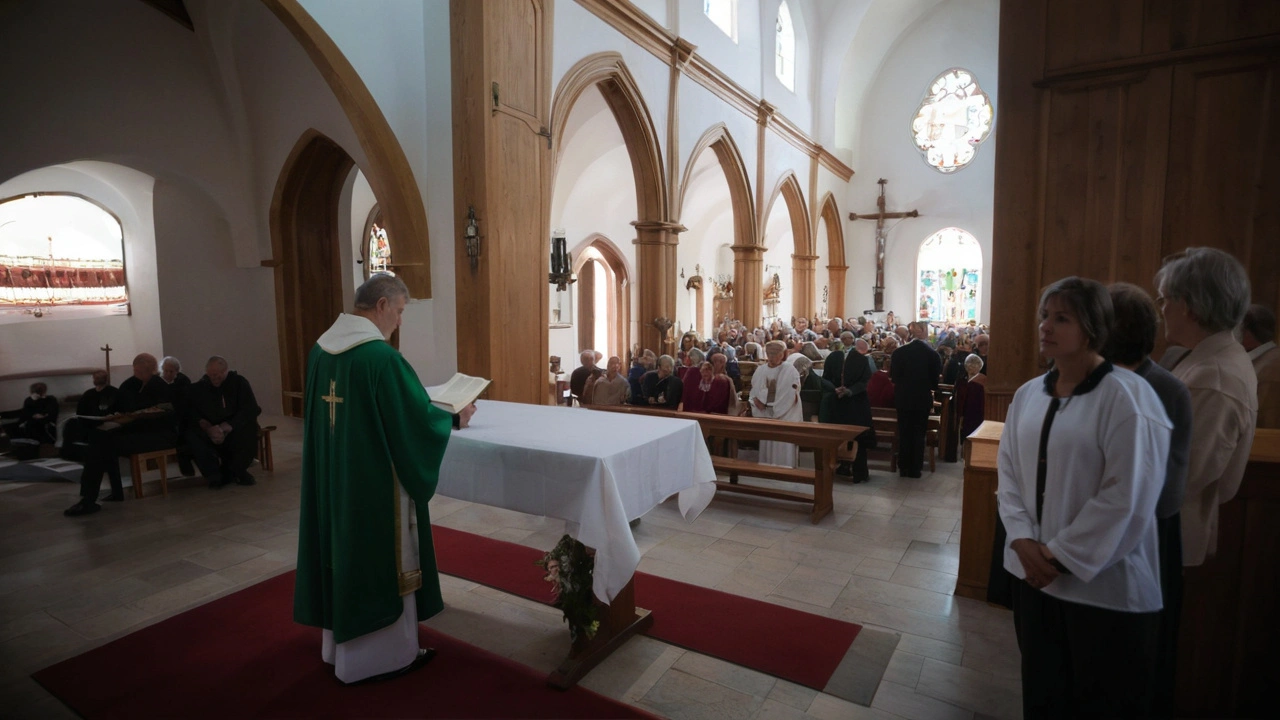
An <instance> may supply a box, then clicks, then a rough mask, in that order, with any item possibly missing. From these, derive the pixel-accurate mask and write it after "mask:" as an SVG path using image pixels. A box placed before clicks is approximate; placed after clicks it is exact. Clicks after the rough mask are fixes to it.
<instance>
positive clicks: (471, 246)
mask: <svg viewBox="0 0 1280 720" xmlns="http://www.w3.org/2000/svg"><path fill="white" fill-rule="evenodd" d="M462 241H463V243H465V244H466V250H467V258H468V259H469V260H471V271H472V272H475V270H476V266H477V265H478V264H479V262H480V233H479V231H478V230H477V229H476V209H475V208H474V207H472V206H470V205H468V206H467V227H466V229H465V230H463V232H462Z"/></svg>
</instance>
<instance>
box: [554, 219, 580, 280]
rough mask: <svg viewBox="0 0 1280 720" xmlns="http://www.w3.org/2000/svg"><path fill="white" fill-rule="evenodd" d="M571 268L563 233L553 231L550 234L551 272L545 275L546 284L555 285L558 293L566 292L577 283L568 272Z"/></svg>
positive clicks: (561, 231) (570, 259)
mask: <svg viewBox="0 0 1280 720" xmlns="http://www.w3.org/2000/svg"><path fill="white" fill-rule="evenodd" d="M571 267H572V258H571V257H570V256H569V252H568V246H567V245H566V244H565V240H564V231H563V230H555V231H553V232H552V233H551V272H550V273H548V274H547V282H549V283H551V284H552V285H555V286H556V290H557V291H558V292H564V291H565V290H568V289H569V286H570V285H572V284H573V283H575V282H577V281H578V278H576V277H574V275H573V273H572V272H571V271H570V268H571Z"/></svg>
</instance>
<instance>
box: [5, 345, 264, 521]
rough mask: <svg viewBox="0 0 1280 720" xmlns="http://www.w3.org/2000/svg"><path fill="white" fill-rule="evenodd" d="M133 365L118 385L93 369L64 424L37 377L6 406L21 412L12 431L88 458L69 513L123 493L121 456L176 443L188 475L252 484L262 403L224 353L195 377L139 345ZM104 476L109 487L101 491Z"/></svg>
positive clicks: (215, 482)
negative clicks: (19, 399)
mask: <svg viewBox="0 0 1280 720" xmlns="http://www.w3.org/2000/svg"><path fill="white" fill-rule="evenodd" d="M132 370H133V372H132V374H131V375H130V377H129V378H127V379H126V380H124V381H123V382H121V383H120V385H119V387H116V386H115V385H112V384H111V376H110V374H109V373H108V372H107V371H106V370H98V371H95V372H94V373H93V374H92V379H93V387H91V388H89V389H87V390H85V391H84V392H83V393H82V394H81V395H80V397H79V399H78V400H77V402H76V407H75V414H74V415H73V416H72V417H70V418H66V419H65V421H64V422H63V423H61V427H59V423H58V417H59V402H58V400H57V398H55V397H53V396H51V395H48V394H47V390H48V387H47V385H46V383H44V382H37V383H34V384H32V386H31V395H30V397H28V398H27V399H26V400H25V401H24V403H23V407H22V409H21V410H18V411H13V412H6V413H4V415H5V416H12V417H13V418H15V419H16V422H12V423H10V427H8V428H7V430H8V431H9V432H8V434H9V435H10V436H11V437H12V438H14V439H16V440H19V441H21V440H23V439H30V440H32V441H35V442H38V443H39V444H40V445H43V446H57V445H58V444H59V440H60V441H61V442H60V447H56V449H57V453H58V455H59V456H60V457H61V458H63V459H65V460H70V461H74V462H80V463H82V464H83V466H84V468H83V470H82V472H81V475H80V498H79V500H78V501H77V502H76V504H75V505H72V506H71V507H69V508H67V510H66V511H65V512H64V514H65V515H68V516H72V517H74V516H80V515H89V514H92V513H95V512H98V511H99V510H101V509H102V505H101V503H103V502H121V501H123V500H124V499H125V495H124V483H123V479H122V478H121V475H120V461H121V459H122V458H127V457H129V456H131V455H135V454H138V453H147V452H155V451H159V450H166V449H172V450H174V451H175V454H176V456H177V460H178V465H179V471H180V472H181V473H182V475H183V476H193V475H195V474H196V470H197V469H198V470H199V473H200V475H201V476H203V478H204V479H205V480H206V481H207V482H208V484H209V487H211V488H214V489H217V488H221V487H223V486H225V485H227V484H230V483H236V484H239V485H253V484H255V482H256V481H255V480H254V477H253V476H252V475H251V474H250V473H249V472H248V469H249V466H250V465H251V464H252V463H253V460H254V456H255V455H256V454H257V447H258V421H257V418H258V415H259V414H261V412H262V410H261V408H260V407H259V406H258V402H257V399H256V398H255V397H254V394H253V389H252V387H251V386H250V384H249V381H248V380H247V379H245V378H244V377H243V376H241V375H239V374H238V373H236V372H235V371H233V370H231V369H230V365H229V364H228V362H227V360H226V359H225V358H223V357H220V356H217V355H215V356H213V357H210V358H209V360H208V362H207V363H206V364H205V373H204V375H203V376H202V377H201V378H200V379H199V380H197V381H196V382H192V381H191V379H190V378H189V377H187V375H185V374H184V373H183V372H182V363H181V362H180V361H179V360H178V359H177V358H175V357H171V356H170V357H165V358H164V359H163V360H161V361H157V360H156V358H155V356H154V355H152V354H150V353H140V354H139V355H138V356H137V357H135V358H134V359H133V363H132ZM104 477H105V478H106V479H107V483H108V486H109V490H108V492H107V493H106V494H105V495H102V494H101V491H102V480H103V478H104Z"/></svg>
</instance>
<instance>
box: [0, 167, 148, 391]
mask: <svg viewBox="0 0 1280 720" xmlns="http://www.w3.org/2000/svg"><path fill="white" fill-rule="evenodd" d="M154 183H155V179H154V178H152V177H151V176H150V175H146V174H144V173H140V172H138V171H136V170H132V169H130V168H127V167H124V166H122V165H111V164H108V163H101V162H74V163H67V164H65V165H58V166H53V167H47V168H41V169H39V170H33V171H31V172H27V173H23V174H22V175H19V176H18V177H15V178H12V179H10V180H8V181H7V182H4V183H2V184H0V198H5V197H12V196H14V195H21V194H23V193H29V192H38V191H45V192H48V191H61V192H69V193H76V194H79V195H83V196H85V197H87V198H90V199H92V200H94V201H96V202H98V203H99V204H101V205H102V206H103V207H105V208H106V209H107V210H109V211H111V212H112V213H114V214H115V215H116V217H118V218H120V225H121V227H122V229H123V231H124V261H125V282H126V283H127V286H128V291H129V303H130V308H131V314H130V315H127V316H107V317H96V318H66V319H63V318H59V317H58V313H57V310H56V309H54V310H53V311H51V312H50V313H49V314H48V315H46V316H45V317H43V318H40V319H38V320H36V319H32V320H30V321H27V322H20V323H13V324H6V325H4V326H3V328H2V329H0V336H2V337H3V341H0V375H6V374H10V373H20V372H38V371H40V370H46V369H65V368H73V367H94V366H97V367H101V366H102V364H103V360H104V356H103V353H102V351H101V350H99V348H100V347H102V346H103V345H108V344H109V345H110V346H111V347H112V348H113V350H112V354H111V364H112V366H113V367H114V368H117V371H116V372H115V373H113V377H114V379H115V381H116V382H121V381H123V380H124V379H125V378H126V377H128V376H129V372H130V371H129V370H128V367H129V364H130V362H131V361H132V359H133V357H134V356H135V355H137V354H138V353H142V352H149V353H152V354H153V355H155V356H156V357H157V358H159V357H163V356H164V354H165V349H164V344H163V342H162V339H161V337H162V333H161V314H160V310H159V305H160V302H159V289H158V286H157V279H156V278H157V263H156V234H155V225H154V223H153V220H152V187H153V185H154ZM42 379H45V380H46V381H47V382H48V384H49V386H50V393H51V394H53V395H66V394H68V393H80V392H83V391H84V389H85V388H87V387H89V385H90V382H89V380H88V378H87V377H71V378H42ZM34 381H35V380H34V379H32V380H16V381H9V382H0V408H12V407H17V406H18V405H20V404H21V399H22V397H23V396H25V395H26V394H27V393H26V390H27V386H28V385H30V384H31V383H32V382H34Z"/></svg>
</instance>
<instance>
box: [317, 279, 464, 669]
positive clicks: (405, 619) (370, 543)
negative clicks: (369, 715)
mask: <svg viewBox="0 0 1280 720" xmlns="http://www.w3.org/2000/svg"><path fill="white" fill-rule="evenodd" d="M408 300H409V289H408V288H407V287H406V286H405V284H404V282H403V281H401V280H400V279H398V278H396V277H394V276H391V275H387V274H382V273H379V274H375V275H374V276H373V277H371V278H370V279H369V280H367V281H366V282H365V283H364V284H363V285H361V286H360V287H359V288H358V289H357V290H356V299H355V311H354V312H353V313H352V314H350V315H347V314H342V315H339V316H338V319H337V321H335V322H334V324H333V326H332V327H330V328H329V329H328V330H327V331H325V333H324V334H323V335H321V336H320V339H319V340H317V341H316V345H315V347H313V348H312V349H311V354H310V356H309V357H308V358H307V375H306V377H307V383H306V394H305V400H304V404H305V411H304V416H303V417H304V423H305V425H304V429H303V460H302V517H301V521H300V523H299V537H298V573H297V580H296V585H295V588H294V602H293V617H294V620H295V621H297V622H299V623H301V624H303V625H311V626H314V627H320V628H323V629H324V633H323V639H322V647H321V656H322V657H323V659H324V661H325V662H327V663H330V664H332V665H334V671H335V674H336V675H337V677H338V679H339V680H340V681H342V682H344V683H348V684H351V683H357V682H365V681H370V680H377V679H383V678H388V677H394V676H397V675H402V674H404V673H407V672H409V671H411V670H414V669H416V668H418V667H421V666H422V665H425V664H426V663H427V662H428V661H429V660H430V659H431V657H432V655H434V654H435V653H434V651H433V650H430V649H420V648H419V647H418V621H419V620H423V619H426V618H428V617H431V616H432V615H435V614H436V613H438V612H440V611H441V610H442V609H444V601H443V599H442V598H441V595H440V581H439V576H438V575H437V573H436V564H435V548H434V546H433V545H432V542H431V525H430V523H431V520H430V517H429V515H428V508H427V502H428V501H429V500H430V499H431V496H432V495H433V494H434V493H435V489H436V482H437V481H438V479H439V469H440V461H441V459H442V458H443V457H444V450H445V445H446V444H447V443H448V441H449V433H450V431H451V429H452V428H463V427H466V426H467V423H468V421H469V420H470V418H471V416H472V415H473V414H474V413H475V405H474V404H472V405H470V406H468V407H467V408H465V409H464V410H463V411H462V412H461V413H460V414H458V415H450V414H449V413H447V412H445V411H443V410H440V409H438V408H436V407H435V406H434V405H432V404H431V400H430V398H428V397H427V393H426V391H425V390H424V389H423V387H422V383H421V382H419V380H418V376H417V374H416V373H414V371H413V368H412V367H410V366H409V363H408V361H406V360H405V359H404V357H403V356H402V355H400V353H399V352H398V351H397V350H396V349H395V348H393V347H392V346H391V345H390V344H389V343H388V342H387V341H388V340H389V339H390V337H391V334H392V333H393V332H395V330H396V328H398V327H400V317H401V315H402V314H403V313H404V308H405V304H406V303H407V302H408ZM419 530H421V532H419Z"/></svg>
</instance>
